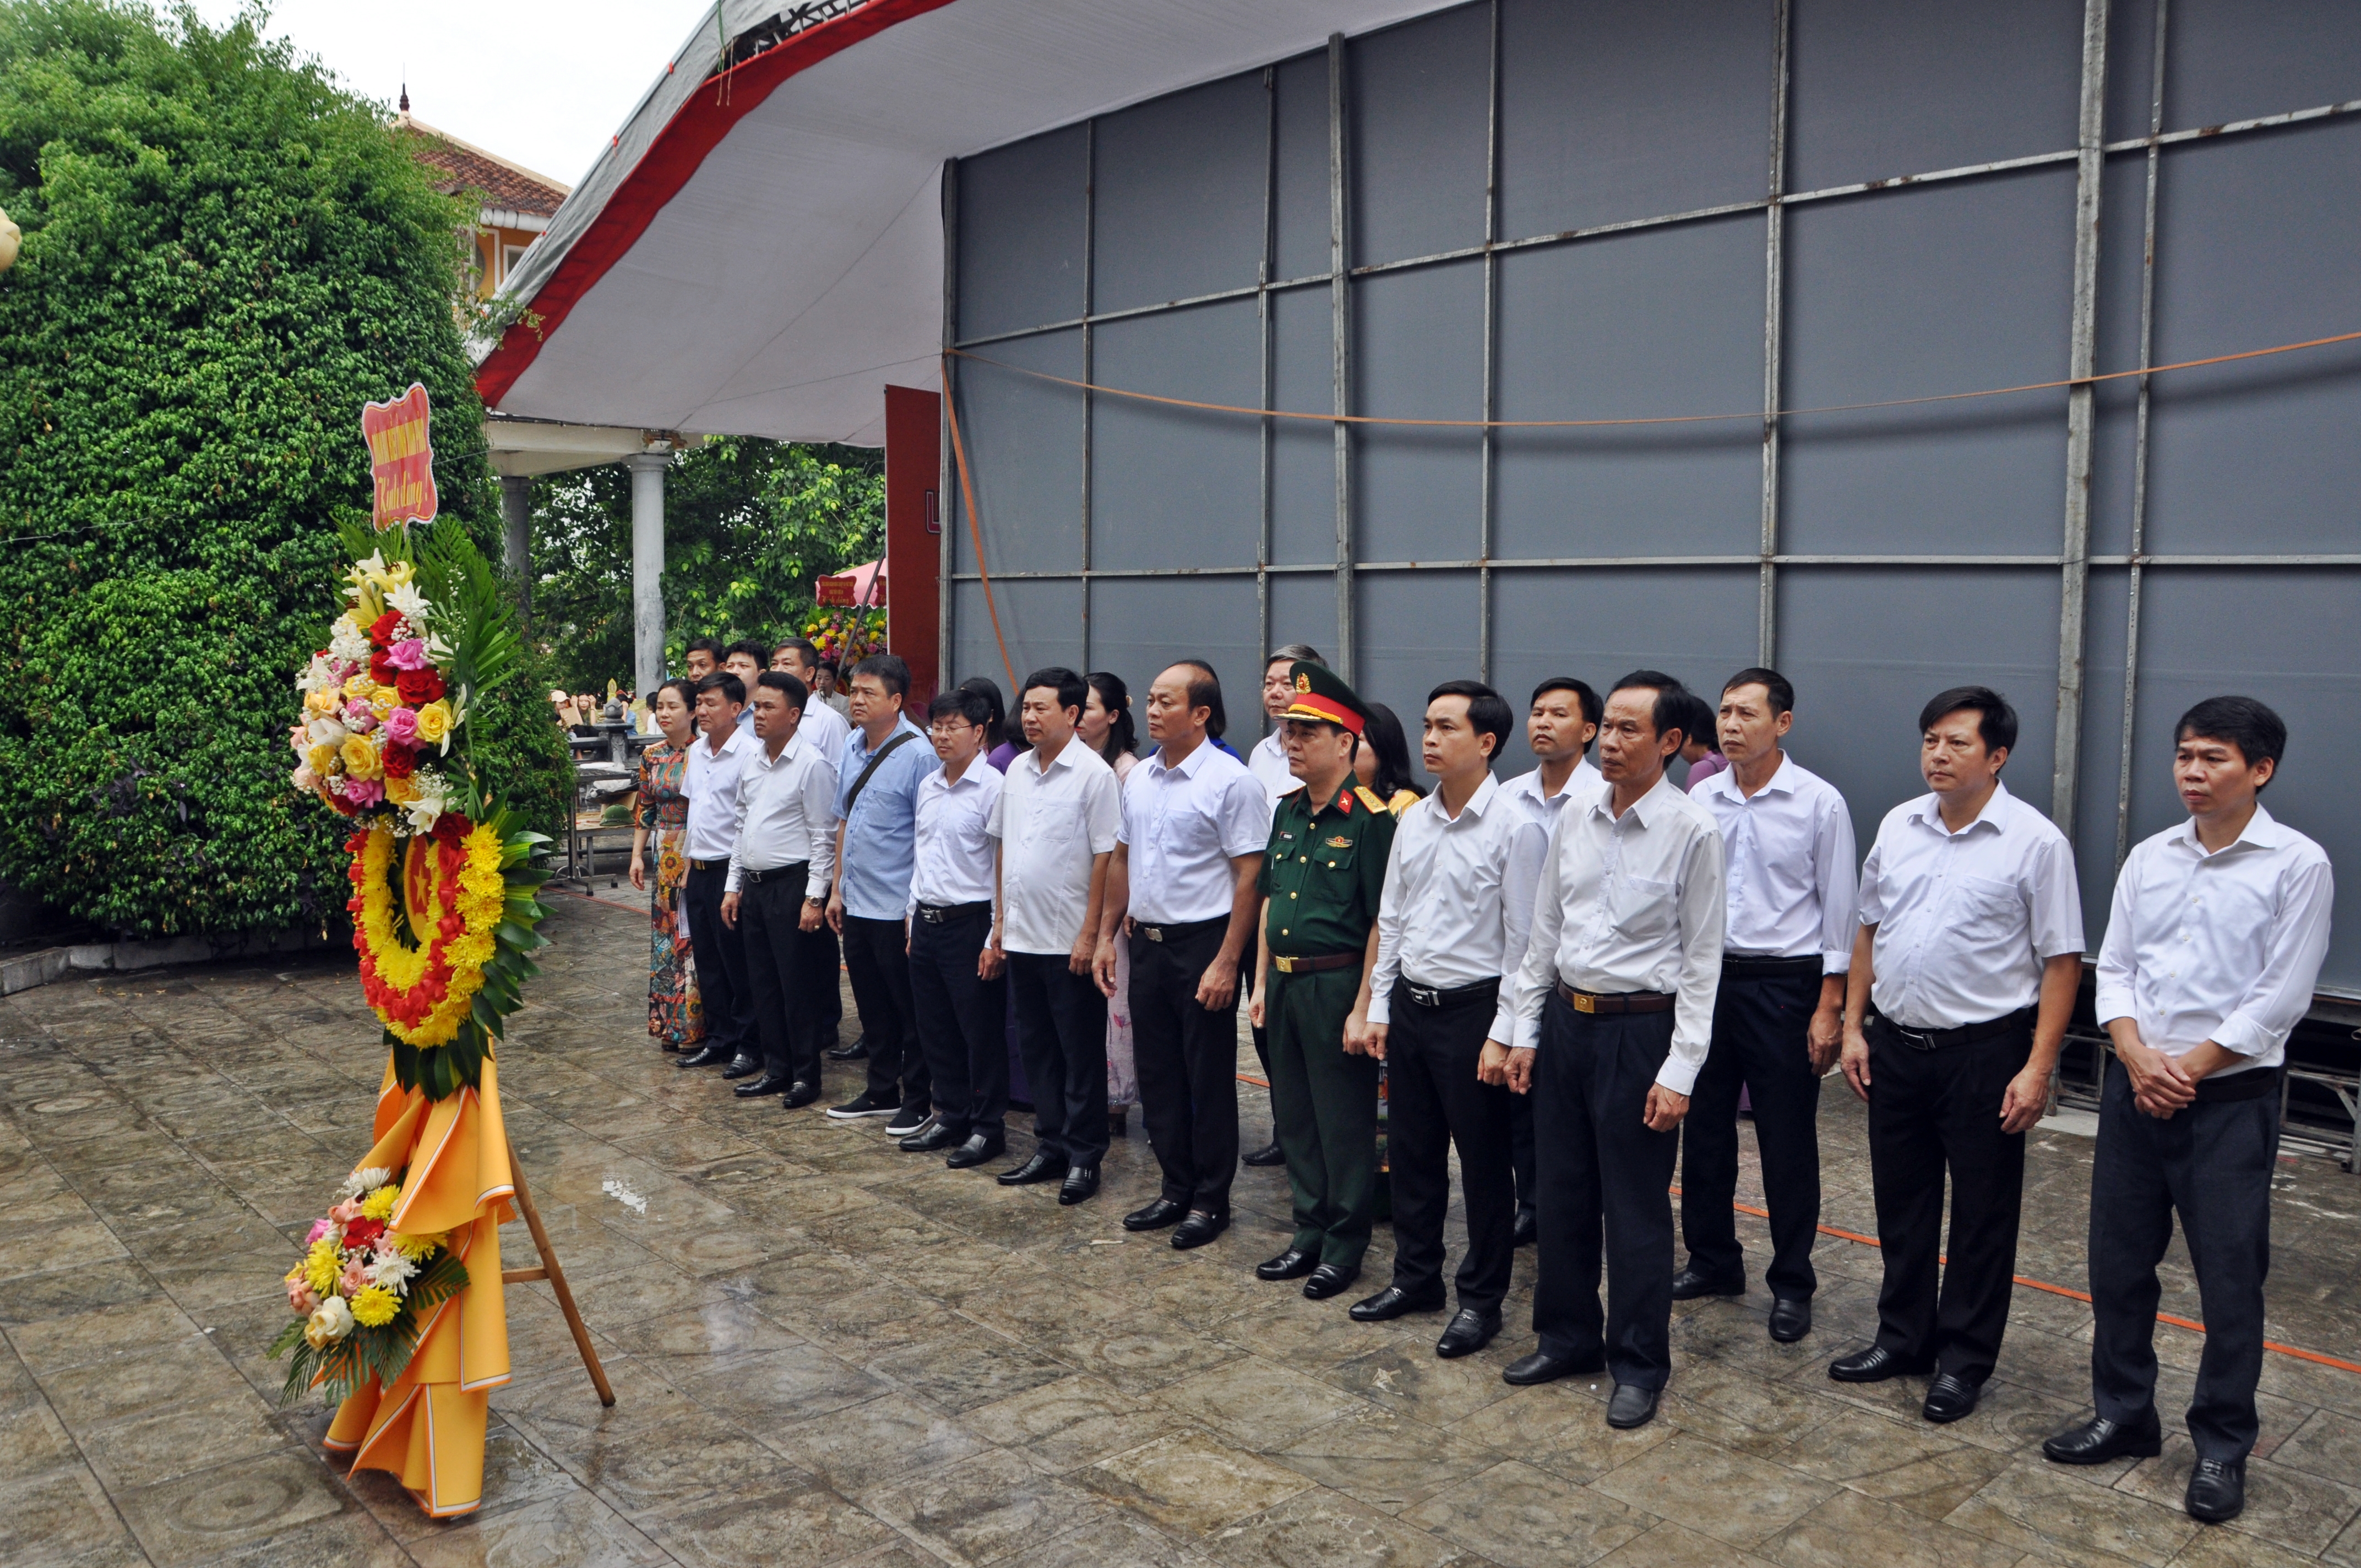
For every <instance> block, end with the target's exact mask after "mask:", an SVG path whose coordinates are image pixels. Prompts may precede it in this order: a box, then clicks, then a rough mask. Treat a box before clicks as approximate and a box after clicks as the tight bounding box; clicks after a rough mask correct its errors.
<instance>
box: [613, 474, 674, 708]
mask: <svg viewBox="0 0 2361 1568" xmlns="http://www.w3.org/2000/svg"><path fill="white" fill-rule="evenodd" d="M623 461H624V464H625V466H628V467H629V468H630V469H631V689H632V690H633V691H635V692H637V693H639V694H640V695H641V696H646V695H647V694H648V693H650V692H652V691H653V690H655V688H656V684H657V683H658V682H659V681H662V680H663V679H664V470H665V469H666V468H667V467H669V466H671V465H672V455H671V454H670V453H666V452H642V453H641V454H640V455H638V456H636V457H627V458H625V459H624V460H623Z"/></svg>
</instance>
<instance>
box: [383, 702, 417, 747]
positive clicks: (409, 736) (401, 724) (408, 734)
mask: <svg viewBox="0 0 2361 1568" xmlns="http://www.w3.org/2000/svg"><path fill="white" fill-rule="evenodd" d="M385 738H386V739H387V740H395V741H399V742H401V744H402V745H404V746H414V745H416V744H417V743H418V710H417V709H416V708H414V707H397V708H395V709H394V710H393V711H392V712H391V713H389V714H387V715H386V716H385Z"/></svg>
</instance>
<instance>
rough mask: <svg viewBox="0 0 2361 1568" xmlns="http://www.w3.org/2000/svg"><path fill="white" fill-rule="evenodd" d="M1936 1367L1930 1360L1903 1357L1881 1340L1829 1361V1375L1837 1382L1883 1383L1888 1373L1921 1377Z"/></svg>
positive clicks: (1891, 1375) (1895, 1375) (1890, 1375)
mask: <svg viewBox="0 0 2361 1568" xmlns="http://www.w3.org/2000/svg"><path fill="white" fill-rule="evenodd" d="M1934 1370H1935V1364H1934V1363H1933V1362H1931V1361H1905V1360H1903V1359H1902V1358H1901V1357H1900V1356H1898V1355H1896V1354H1894V1353H1893V1352H1892V1351H1890V1350H1888V1349H1886V1348H1885V1347H1884V1346H1883V1345H1882V1344H1873V1345H1871V1346H1870V1347H1869V1348H1868V1349H1867V1350H1862V1351H1856V1352H1854V1353H1853V1354H1850V1355H1847V1356H1841V1357H1839V1358H1838V1359H1837V1360H1835V1361H1831V1362H1829V1363H1828V1376H1831V1377H1833V1378H1835V1379H1836V1380H1837V1381H1838V1382H1839V1383H1883V1382H1884V1381H1885V1380H1886V1379H1887V1378H1889V1377H1924V1376H1927V1374H1928V1373H1929V1372H1932V1371H1934Z"/></svg>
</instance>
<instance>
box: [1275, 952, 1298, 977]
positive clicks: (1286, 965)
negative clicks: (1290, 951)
mask: <svg viewBox="0 0 2361 1568" xmlns="http://www.w3.org/2000/svg"><path fill="white" fill-rule="evenodd" d="M1270 967H1271V968H1273V969H1275V970H1278V971H1279V973H1281V974H1293V973H1294V972H1295V959H1293V958H1291V957H1289V958H1282V957H1280V956H1279V955H1278V954H1276V953H1274V954H1273V955H1271V960H1270Z"/></svg>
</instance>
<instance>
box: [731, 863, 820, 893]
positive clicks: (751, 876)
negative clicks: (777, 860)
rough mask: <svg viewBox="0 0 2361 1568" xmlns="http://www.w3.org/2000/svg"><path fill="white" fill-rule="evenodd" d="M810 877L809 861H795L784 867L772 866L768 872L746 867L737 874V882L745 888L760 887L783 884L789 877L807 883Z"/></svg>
mask: <svg viewBox="0 0 2361 1568" xmlns="http://www.w3.org/2000/svg"><path fill="white" fill-rule="evenodd" d="M810 876H811V862H810V861H791V862H790V863H788V864H786V865H784V866H773V867H771V868H770V869H769V870H768V871H756V870H755V869H754V868H753V867H752V866H746V867H743V868H741V870H740V871H739V872H738V880H739V882H740V883H743V884H744V885H745V886H747V887H760V886H762V885H763V883H768V882H785V881H786V880H787V879H788V878H789V877H796V878H799V879H803V880H807V881H808V880H809V878H810Z"/></svg>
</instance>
